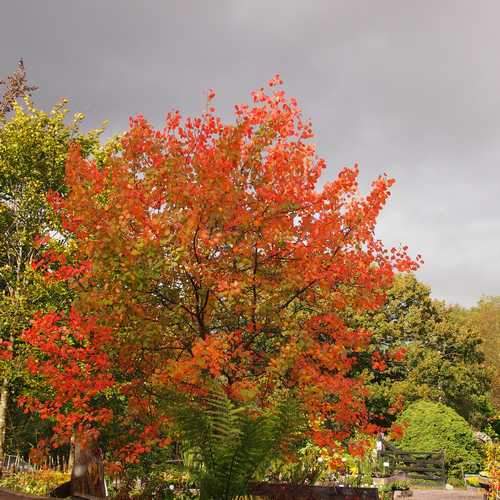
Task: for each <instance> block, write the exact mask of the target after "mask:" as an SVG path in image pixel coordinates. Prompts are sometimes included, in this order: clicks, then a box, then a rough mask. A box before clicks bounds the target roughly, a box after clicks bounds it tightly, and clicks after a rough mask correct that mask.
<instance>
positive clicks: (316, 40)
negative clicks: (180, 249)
mask: <svg viewBox="0 0 500 500" xmlns="http://www.w3.org/2000/svg"><path fill="white" fill-rule="evenodd" d="M0 16H1V18H2V28H1V30H0V73H1V74H6V73H8V72H9V71H11V70H12V69H14V68H15V65H16V62H17V59H18V58H19V57H24V59H25V62H26V65H27V68H28V71H29V74H30V76H31V79H32V81H33V82H34V83H36V84H37V85H39V86H40V88H41V90H40V91H39V92H38V101H39V102H40V103H41V104H43V105H44V106H49V105H50V104H52V103H53V102H54V101H56V100H57V99H59V98H60V97H62V96H65V97H68V98H70V100H71V104H72V108H73V109H74V110H75V111H82V112H84V113H86V114H87V116H88V123H89V124H90V125H92V126H96V125H98V124H99V123H100V122H101V121H102V120H104V119H109V120H110V127H109V130H110V132H113V131H118V130H121V129H123V128H124V127H125V126H126V124H127V119H128V117H129V116H130V115H131V114H135V113H138V112H141V113H143V114H145V115H146V116H147V117H148V118H149V119H150V120H151V121H153V122H154V123H156V124H160V123H161V122H162V120H163V116H164V114H165V112H166V111H168V110H170V109H172V108H179V109H181V110H182V111H183V112H185V113H188V114H189V113H196V112H198V111H200V109H202V106H203V103H204V95H205V92H206V90H207V89H208V88H211V87H213V88H215V89H216V90H217V93H218V96H219V97H218V100H217V104H218V106H219V107H220V108H221V110H222V112H224V113H225V114H228V113H229V112H230V109H231V105H232V104H233V103H235V102H241V101H243V100H245V99H246V98H247V95H248V92H249V91H250V90H252V89H254V88H256V87H259V86H261V85H262V84H263V83H264V82H266V81H267V79H268V78H269V77H271V76H272V75H273V74H274V73H276V72H280V73H281V74H282V76H283V77H284V79H285V83H286V89H287V91H288V92H289V93H291V94H292V95H295V96H296V97H298V98H299V100H300V102H301V104H302V107H303V109H304V111H305V114H306V115H307V116H309V117H311V118H312V120H313V123H314V125H315V129H316V132H317V143H318V148H319V151H320V153H321V155H322V156H324V157H325V158H326V159H327V161H328V165H329V167H328V171H327V172H326V174H325V176H324V179H325V180H328V179H331V178H333V177H334V176H335V173H336V172H337V171H338V169H339V168H340V167H342V166H344V165H346V164H352V163H353V162H359V163H360V165H361V169H362V181H363V186H364V187H367V186H368V184H369V181H370V179H372V178H374V177H375V176H376V175H378V174H379V173H381V172H388V173H389V174H390V175H392V176H394V177H396V179H397V181H398V182H397V184H396V186H395V188H394V195H393V197H392V199H391V201H390V203H389V205H388V207H387V209H386V211H385V213H384V215H383V216H382V219H381V224H380V227H379V235H380V237H381V238H382V239H384V240H385V241H387V242H388V243H389V244H397V243H399V242H400V241H401V242H407V243H409V244H410V245H411V248H412V249H414V250H415V253H417V252H420V253H422V254H423V255H424V258H425V260H426V264H425V266H424V268H423V270H422V271H421V272H420V276H421V278H422V279H423V280H424V281H426V282H427V283H428V284H430V285H431V286H432V288H433V291H434V295H435V296H436V297H439V298H444V299H446V300H448V301H450V302H459V303H461V304H464V305H470V304H472V303H474V302H475V301H476V300H477V299H478V298H479V297H480V295H481V294H483V293H484V294H500V263H499V255H498V254H499V249H500V218H499V213H500V196H499V194H500V193H499V191H500V171H499V163H500V142H499V135H500V93H499V89H500V69H499V64H498V47H499V46H500V34H499V30H498V19H499V18H500V4H499V3H498V2H497V1H496V0H491V1H489V0H479V1H476V2H472V1H469V0H463V1H462V0H440V1H439V2H437V1H435V0H420V1H418V2H401V1H400V0H391V1H388V0H385V1H384V0H378V1H377V2H372V1H369V0H364V1H356V0H351V1H349V2H346V1H341V0H325V1H321V0H315V1H314V2H304V1H295V0H283V1H277V0H274V1H273V0H253V1H251V2H250V1H246V0H240V1H230V0H217V1H215V0H214V1H212V2H204V1H201V0H199V1H189V0H178V1H173V0H162V1H153V0H147V1H144V2H140V1H137V0H134V1H132V0H106V1H104V2H103V1H97V0H85V1H84V2H83V1H82V2H68V1H67V0H50V1H49V0H45V1H44V0H32V1H23V0H4V1H3V2H2V3H1V5H0Z"/></svg>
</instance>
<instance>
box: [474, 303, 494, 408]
mask: <svg viewBox="0 0 500 500" xmlns="http://www.w3.org/2000/svg"><path fill="white" fill-rule="evenodd" d="M471 320H472V322H473V324H474V325H475V327H476V328H477V329H478V330H479V334H480V335H481V339H482V341H483V343H482V351H483V352H484V357H485V361H486V364H487V365H488V366H489V367H490V369H491V370H492V372H493V378H492V385H491V392H492V400H493V404H494V405H495V408H496V409H497V411H500V296H497V297H483V298H482V299H481V300H480V301H479V302H478V304H477V306H476V307H474V308H472V309H471Z"/></svg>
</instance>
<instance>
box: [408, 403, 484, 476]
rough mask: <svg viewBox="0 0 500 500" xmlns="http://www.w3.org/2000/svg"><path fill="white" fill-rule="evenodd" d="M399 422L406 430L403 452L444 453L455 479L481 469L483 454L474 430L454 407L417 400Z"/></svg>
mask: <svg viewBox="0 0 500 500" xmlns="http://www.w3.org/2000/svg"><path fill="white" fill-rule="evenodd" d="M398 423H400V424H402V425H403V426H404V427H405V432H404V436H403V438H402V439H401V440H400V442H399V446H400V447H401V448H402V449H403V450H406V451H414V452H417V451H438V450H444V452H445V460H446V466H447V469H448V473H449V474H450V475H452V476H455V477H460V476H461V475H462V473H463V472H477V471H478V470H479V465H480V463H481V454H480V450H479V446H478V443H477V442H476V440H475V439H474V434H473V432H472V429H471V427H470V425H469V424H468V422H467V421H466V420H465V419H463V418H462V417H461V416H460V415H458V414H457V412H455V411H454V410H453V409H452V408H449V407H448V406H446V405H444V404H441V403H435V402H431V401H417V402H416V403H413V404H412V405H410V406H409V407H408V408H407V409H406V410H405V411H404V412H403V413H402V415H401V416H400V418H399V419H398Z"/></svg>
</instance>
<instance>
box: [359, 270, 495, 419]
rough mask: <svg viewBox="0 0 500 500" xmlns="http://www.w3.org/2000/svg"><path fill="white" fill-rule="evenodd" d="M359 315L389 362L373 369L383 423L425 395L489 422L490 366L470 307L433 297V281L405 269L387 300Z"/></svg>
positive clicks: (375, 397)
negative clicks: (426, 281) (423, 280)
mask: <svg viewBox="0 0 500 500" xmlns="http://www.w3.org/2000/svg"><path fill="white" fill-rule="evenodd" d="M354 321H355V322H357V323H358V324H359V323H361V324H362V325H363V326H365V327H366V328H367V329H369V330H371V331H372V332H373V338H372V346H373V349H374V350H377V351H380V352H381V353H382V355H383V356H384V364H386V365H387V366H386V367H385V369H382V370H372V371H371V379H372V389H373V396H372V408H373V411H374V412H375V413H378V414H381V415H383V416H384V419H382V421H383V423H390V422H391V421H392V420H393V419H394V418H395V414H397V412H398V411H399V410H401V409H402V407H403V405H404V404H405V405H408V404H410V403H411V402H413V401H417V400H419V399H428V400H432V401H437V402H442V403H444V404H446V405H448V406H450V407H452V408H454V409H455V410H456V411H457V412H458V413H459V414H460V415H461V416H463V417H464V418H465V419H466V420H468V421H469V422H470V423H472V424H473V425H475V426H478V427H482V426H483V425H484V424H485V423H486V420H487V417H488V416H490V415H491V413H492V408H491V403H490V397H489V389H490V383H491V382H490V372H489V371H488V370H487V369H485V366H484V356H483V353H482V350H481V337H480V335H479V331H478V329H477V328H476V327H475V325H474V324H473V323H472V322H471V321H470V318H469V316H468V314H467V311H466V310H464V309H462V308H460V307H459V306H447V305H446V304H445V303H444V302H440V301H436V300H433V299H432V298H431V291H430V288H429V287H427V286H426V285H424V284H422V283H420V282H419V281H418V280H417V279H416V278H415V276H414V275H412V274H401V275H399V276H397V277H396V279H395V281H394V284H393V286H392V287H391V288H390V289H389V290H388V293H387V299H386V302H385V305H384V306H383V307H382V308H381V309H380V310H378V311H372V312H369V313H367V314H365V315H363V316H362V317H356V318H355V320H354ZM403 351H404V352H405V353H406V355H405V356H404V357H403V356H402V352H403ZM395 353H397V354H396V355H395ZM398 354H399V355H398Z"/></svg>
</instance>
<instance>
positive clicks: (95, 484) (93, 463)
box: [71, 441, 106, 497]
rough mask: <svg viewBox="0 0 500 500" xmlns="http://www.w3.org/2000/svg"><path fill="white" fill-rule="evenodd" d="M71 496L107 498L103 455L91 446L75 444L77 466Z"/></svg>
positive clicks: (72, 474)
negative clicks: (83, 495) (82, 495)
mask: <svg viewBox="0 0 500 500" xmlns="http://www.w3.org/2000/svg"><path fill="white" fill-rule="evenodd" d="M71 494H72V495H78V494H85V495H92V496H95V497H105V496H106V487H105V485H104V465H103V462H102V453H101V451H100V450H99V449H97V448H96V447H94V446H92V445H91V444H83V443H81V442H79V441H77V442H76V443H75V464H74V466H73V471H72V472H71Z"/></svg>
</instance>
